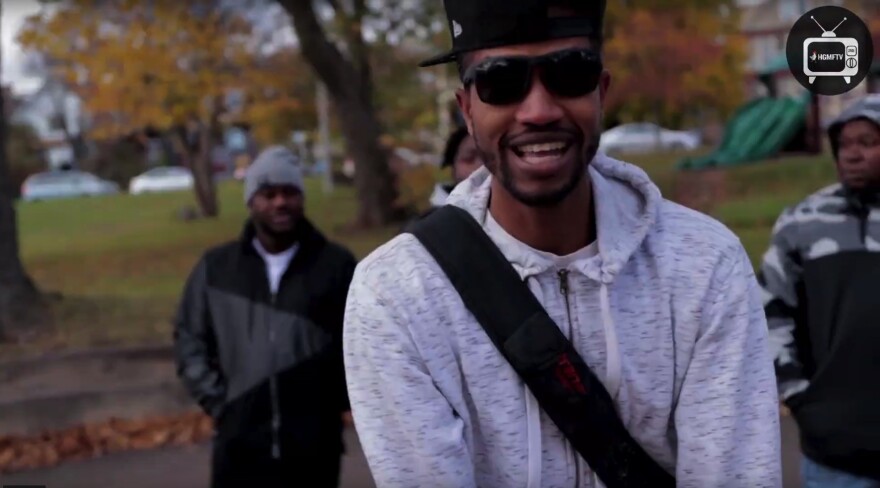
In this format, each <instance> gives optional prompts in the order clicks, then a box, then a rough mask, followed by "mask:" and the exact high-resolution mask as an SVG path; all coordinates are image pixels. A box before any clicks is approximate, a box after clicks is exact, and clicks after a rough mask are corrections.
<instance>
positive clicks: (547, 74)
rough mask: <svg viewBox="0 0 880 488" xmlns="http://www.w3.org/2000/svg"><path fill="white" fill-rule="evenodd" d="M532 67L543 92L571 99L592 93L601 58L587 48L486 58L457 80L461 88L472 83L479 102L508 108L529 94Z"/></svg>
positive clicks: (600, 70)
mask: <svg viewBox="0 0 880 488" xmlns="http://www.w3.org/2000/svg"><path fill="white" fill-rule="evenodd" d="M536 68H538V69H539V72H538V74H539V76H540V79H541V83H542V84H543V85H544V88H546V89H547V91H549V92H550V93H552V94H553V95H555V96H558V97H561V98H575V97H582V96H584V95H587V94H589V93H592V92H593V90H595V89H596V87H597V86H598V85H599V78H600V76H601V74H602V59H601V58H600V57H599V54H598V53H597V52H596V51H594V50H590V49H566V50H563V51H556V52H552V53H549V54H544V55H542V56H535V57H528V56H502V57H496V58H488V59H486V60H485V61H482V62H480V63H478V64H475V65H474V66H471V67H470V68H468V69H467V70H466V71H465V72H464V75H462V78H461V81H462V83H464V86H465V87H469V86H470V85H471V84H473V85H474V86H475V87H476V89H477V95H478V96H479V97H480V100H482V101H483V103H488V104H490V105H509V104H512V103H517V102H521V101H523V99H525V97H526V96H527V95H528V94H529V91H531V87H532V79H533V76H532V73H533V72H534V70H535V69H536Z"/></svg>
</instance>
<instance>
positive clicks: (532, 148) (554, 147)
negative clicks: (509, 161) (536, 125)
mask: <svg viewBox="0 0 880 488" xmlns="http://www.w3.org/2000/svg"><path fill="white" fill-rule="evenodd" d="M566 146H567V144H566V143H564V142H547V143H544V144H527V145H525V146H520V147H519V150H520V151H521V152H523V153H524V154H530V153H542V152H550V151H561V150H563V149H565V147H566Z"/></svg>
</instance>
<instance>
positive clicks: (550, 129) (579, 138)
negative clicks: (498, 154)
mask: <svg viewBox="0 0 880 488" xmlns="http://www.w3.org/2000/svg"><path fill="white" fill-rule="evenodd" d="M536 134H566V135H568V136H570V137H571V138H572V139H574V140H575V141H576V142H583V140H584V134H583V133H582V132H581V131H580V130H579V129H576V128H574V127H564V126H560V125H552V126H541V127H531V128H528V129H526V130H522V131H518V132H514V133H508V134H504V135H503V136H501V138H500V139H499V140H498V146H499V147H501V148H502V149H503V148H507V147H510V146H511V145H512V141H515V140H517V139H519V138H520V137H523V136H528V135H536Z"/></svg>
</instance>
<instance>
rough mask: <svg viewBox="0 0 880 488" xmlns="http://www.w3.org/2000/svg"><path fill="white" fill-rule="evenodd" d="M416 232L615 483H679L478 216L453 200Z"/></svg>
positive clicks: (543, 401)
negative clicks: (627, 422)
mask: <svg viewBox="0 0 880 488" xmlns="http://www.w3.org/2000/svg"><path fill="white" fill-rule="evenodd" d="M408 232H410V233H412V234H413V235H415V236H416V237H417V238H418V239H419V241H420V242H421V243H422V244H423V245H424V246H425V248H426V249H427V250H428V251H429V252H430V253H431V255H432V256H433V257H434V259H435V260H436V261H437V263H438V264H439V265H440V267H441V268H443V270H444V271H445V273H446V275H447V276H448V277H449V279H450V280H451V281H452V284H453V286H455V288H456V290H458V293H459V295H461V298H462V300H463V301H464V303H465V305H466V306H467V308H468V309H469V310H470V311H471V313H473V315H474V317H476V319H477V320H478V321H479V322H480V324H481V325H482V326H483V328H484V329H485V330H486V333H487V334H488V335H489V337H490V339H491V340H492V342H494V343H495V346H496V347H498V349H499V350H500V351H501V353H502V354H503V355H504V357H505V358H506V359H507V361H508V362H509V363H510V364H511V366H513V368H514V369H515V370H516V371H517V373H519V375H520V377H522V379H523V381H524V382H525V383H526V385H528V387H529V389H530V390H531V391H532V393H533V394H534V395H535V398H536V399H537V400H538V402H539V403H540V405H541V406H542V408H543V409H544V410H545V411H546V412H547V414H548V415H549V416H550V418H551V419H553V421H554V422H555V423H556V425H557V426H558V427H559V429H560V430H561V431H562V432H563V433H564V434H565V436H566V437H567V438H568V439H569V441H570V442H571V443H572V445H573V446H574V448H575V449H576V450H577V451H578V452H579V453H580V454H581V456H582V457H583V458H584V460H586V461H587V463H588V464H589V465H590V467H591V468H592V469H593V471H594V472H595V473H596V474H597V475H598V476H599V478H600V479H601V480H602V482H603V483H604V484H605V485H606V486H607V487H608V488H629V487H645V486H651V487H659V488H664V487H674V486H675V479H674V477H673V476H672V475H670V474H669V473H668V472H667V471H665V470H664V469H663V468H662V467H660V466H659V465H658V464H657V463H656V462H655V461H654V460H653V459H651V457H650V456H649V455H648V454H647V453H646V452H645V451H644V449H642V447H641V446H640V445H639V444H638V443H637V442H636V441H635V440H634V439H633V438H632V437H631V436H630V434H629V432H628V431H627V430H626V426H624V425H623V422H622V421H621V420H620V417H618V415H617V410H616V409H615V406H614V402H613V400H612V399H611V396H610V395H609V394H608V392H607V390H606V389H605V387H604V385H603V384H602V382H601V381H599V379H598V378H597V377H596V375H595V374H594V373H593V372H592V371H591V370H590V369H589V367H588V366H587V365H586V363H585V362H584V360H583V359H582V358H581V357H580V355H579V354H578V353H577V351H575V349H574V347H573V346H572V344H571V342H569V341H568V339H566V337H565V336H564V335H563V334H562V332H561V331H560V330H559V327H557V325H556V324H555V323H554V322H553V319H551V318H550V316H549V315H548V314H547V312H546V310H544V308H543V306H542V305H541V303H540V302H538V300H537V299H536V298H535V296H534V295H533V294H532V292H531V290H529V288H528V286H526V284H525V283H523V281H522V280H521V278H520V276H519V274H517V272H516V270H515V269H514V268H513V266H511V265H510V263H509V262H508V260H507V259H506V258H505V257H504V255H503V254H502V253H501V251H500V250H499V249H498V247H496V246H495V244H494V243H493V242H492V240H491V239H490V238H489V236H488V235H486V233H485V232H484V231H483V229H482V228H481V227H480V225H479V224H478V223H477V221H476V220H474V219H473V218H472V217H471V216H470V215H469V214H467V213H466V212H465V211H464V210H462V209H459V208H456V207H454V206H451V205H447V206H444V207H441V208H439V209H437V210H436V211H434V212H433V213H432V214H431V215H429V216H427V217H425V218H424V219H421V220H419V221H417V222H415V223H414V224H413V225H412V226H411V227H410V228H409V229H408Z"/></svg>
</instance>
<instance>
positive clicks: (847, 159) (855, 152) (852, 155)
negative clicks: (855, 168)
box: [840, 148, 865, 165]
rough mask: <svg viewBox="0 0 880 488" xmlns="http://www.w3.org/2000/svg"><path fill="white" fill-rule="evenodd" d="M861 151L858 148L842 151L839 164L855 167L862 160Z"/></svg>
mask: <svg viewBox="0 0 880 488" xmlns="http://www.w3.org/2000/svg"><path fill="white" fill-rule="evenodd" d="M864 159H865V158H864V155H863V154H862V151H860V150H859V149H858V148H851V149H842V150H841V151H840V162H842V163H843V164H846V165H856V164H859V163H861V162H862V161H863V160H864Z"/></svg>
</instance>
